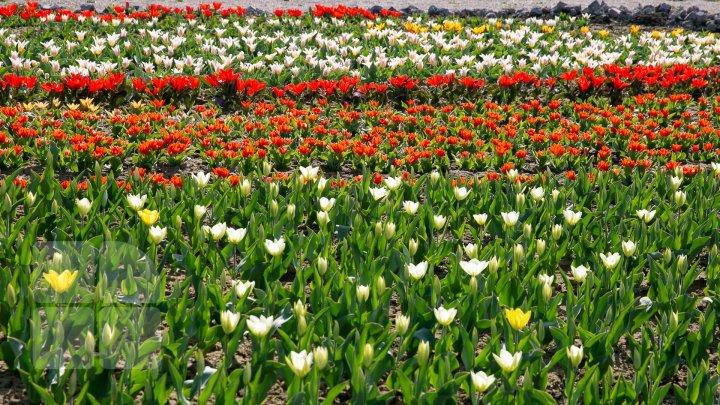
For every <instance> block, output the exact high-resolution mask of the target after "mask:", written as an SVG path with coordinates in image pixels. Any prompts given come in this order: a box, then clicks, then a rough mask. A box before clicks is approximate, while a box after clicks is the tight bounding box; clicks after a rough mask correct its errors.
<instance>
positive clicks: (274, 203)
mask: <svg viewBox="0 0 720 405" xmlns="http://www.w3.org/2000/svg"><path fill="white" fill-rule="evenodd" d="M279 209H280V207H279V206H278V202H277V201H276V200H272V201H270V215H272V216H273V217H276V216H277V214H278V210H279Z"/></svg>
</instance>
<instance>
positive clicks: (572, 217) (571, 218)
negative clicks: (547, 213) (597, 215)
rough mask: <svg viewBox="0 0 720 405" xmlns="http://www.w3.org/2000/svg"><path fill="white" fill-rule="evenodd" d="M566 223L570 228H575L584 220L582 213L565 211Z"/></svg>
mask: <svg viewBox="0 0 720 405" xmlns="http://www.w3.org/2000/svg"><path fill="white" fill-rule="evenodd" d="M563 216H564V217H565V222H567V224H568V225H570V226H575V225H576V224H577V223H578V222H579V221H580V218H582V211H578V212H574V211H573V210H570V209H566V210H564V211H563Z"/></svg>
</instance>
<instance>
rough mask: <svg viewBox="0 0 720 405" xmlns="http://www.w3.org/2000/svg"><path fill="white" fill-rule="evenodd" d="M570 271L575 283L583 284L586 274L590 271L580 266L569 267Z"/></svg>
mask: <svg viewBox="0 0 720 405" xmlns="http://www.w3.org/2000/svg"><path fill="white" fill-rule="evenodd" d="M570 270H571V271H572V276H573V278H574V279H575V282H576V283H583V282H585V279H586V278H587V274H588V272H589V271H590V270H589V269H588V268H587V267H585V266H584V265H582V264H581V265H580V266H578V267H575V266H572V265H571V266H570Z"/></svg>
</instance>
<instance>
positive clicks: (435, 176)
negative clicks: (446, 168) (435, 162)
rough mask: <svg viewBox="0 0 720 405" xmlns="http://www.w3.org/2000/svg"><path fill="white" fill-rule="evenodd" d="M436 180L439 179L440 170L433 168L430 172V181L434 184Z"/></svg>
mask: <svg viewBox="0 0 720 405" xmlns="http://www.w3.org/2000/svg"><path fill="white" fill-rule="evenodd" d="M438 180H440V172H438V171H437V170H434V171H433V172H432V173H430V182H432V183H433V184H435V183H437V181H438Z"/></svg>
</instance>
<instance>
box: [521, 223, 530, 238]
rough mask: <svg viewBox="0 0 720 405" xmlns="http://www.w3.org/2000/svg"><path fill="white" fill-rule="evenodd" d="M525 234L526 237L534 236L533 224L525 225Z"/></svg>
mask: <svg viewBox="0 0 720 405" xmlns="http://www.w3.org/2000/svg"><path fill="white" fill-rule="evenodd" d="M523 236H524V237H525V239H530V238H531V237H532V225H530V224H524V225H523Z"/></svg>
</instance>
